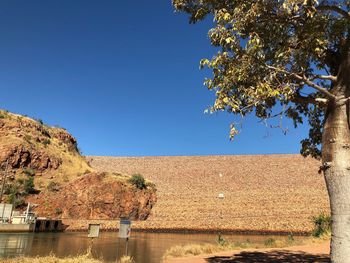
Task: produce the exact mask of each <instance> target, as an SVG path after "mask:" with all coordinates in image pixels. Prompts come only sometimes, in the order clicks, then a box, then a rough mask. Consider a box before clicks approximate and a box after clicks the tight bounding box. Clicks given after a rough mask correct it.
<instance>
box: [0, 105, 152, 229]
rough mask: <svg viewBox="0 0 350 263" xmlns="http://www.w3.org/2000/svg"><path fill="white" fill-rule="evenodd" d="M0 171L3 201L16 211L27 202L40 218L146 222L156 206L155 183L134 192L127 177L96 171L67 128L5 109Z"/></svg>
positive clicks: (1, 119) (1, 124) (0, 132)
mask: <svg viewBox="0 0 350 263" xmlns="http://www.w3.org/2000/svg"><path fill="white" fill-rule="evenodd" d="M0 167H1V170H2V171H1V174H2V175H3V174H4V171H5V170H6V171H7V178H6V183H5V188H4V200H5V201H6V202H8V203H12V204H14V206H15V207H16V208H17V209H24V208H25V206H26V203H28V202H30V203H32V204H34V208H35V211H36V212H37V213H38V215H39V216H49V217H55V218H57V217H58V218H62V217H66V218H70V219H77V218H79V219H94V218H103V219H116V218H119V217H121V216H126V217H129V216H130V217H131V218H133V219H140V220H145V219H146V218H147V217H148V215H149V214H150V212H151V209H152V207H153V205H154V203H155V202H156V194H155V192H156V189H155V185H154V184H153V183H151V182H147V183H146V186H145V189H138V188H137V187H136V186H135V185H133V184H132V183H131V182H130V180H129V179H130V178H131V177H130V176H129V175H126V174H121V173H104V172H103V171H100V172H96V171H94V169H93V168H91V167H90V165H89V164H88V163H87V162H86V160H85V158H84V157H83V156H81V155H80V153H79V149H78V147H77V141H76V139H75V138H74V137H73V136H72V135H70V134H69V133H68V132H67V131H66V130H65V129H63V128H54V127H49V126H47V125H45V124H44V123H43V122H42V121H41V120H34V119H31V118H28V117H25V116H21V115H17V114H13V113H9V112H7V111H3V110H0ZM0 179H1V180H0V183H1V185H2V183H3V180H4V177H3V176H1V177H0ZM85 227H86V226H85Z"/></svg>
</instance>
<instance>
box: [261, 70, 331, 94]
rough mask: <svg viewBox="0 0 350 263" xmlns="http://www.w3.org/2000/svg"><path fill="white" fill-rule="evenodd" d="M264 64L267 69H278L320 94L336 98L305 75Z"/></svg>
mask: <svg viewBox="0 0 350 263" xmlns="http://www.w3.org/2000/svg"><path fill="white" fill-rule="evenodd" d="M265 66H266V67H267V68H269V69H272V70H275V71H279V72H282V73H284V74H287V75H290V76H291V77H293V78H294V79H297V80H299V81H301V82H303V83H305V84H307V85H308V86H310V87H312V88H314V89H315V90H317V91H319V92H321V93H322V94H324V95H326V96H327V97H329V98H331V99H333V100H335V99H336V96H335V95H334V94H332V93H330V92H329V91H328V90H327V89H325V88H323V87H321V86H319V85H317V84H316V83H314V82H312V81H311V80H310V79H308V78H307V77H305V75H304V76H300V75H298V74H296V73H293V72H289V71H286V70H284V69H281V68H276V67H273V66H269V65H266V64H265Z"/></svg>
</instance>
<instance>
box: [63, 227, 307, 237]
mask: <svg viewBox="0 0 350 263" xmlns="http://www.w3.org/2000/svg"><path fill="white" fill-rule="evenodd" d="M86 231H88V228H86V229H84V228H79V229H67V230H65V231H63V232H67V233H74V232H86ZM100 231H101V232H118V231H119V228H109V229H104V228H102V229H101V230H100ZM131 231H132V232H137V233H161V234H226V235H227V234H229V235H247V236H248V235H261V236H264V235H265V236H270V235H275V236H288V235H293V236H310V235H311V232H305V231H271V230H261V231H260V230H237V229H229V230H228V229H207V230H205V229H174V228H159V229H143V228H131Z"/></svg>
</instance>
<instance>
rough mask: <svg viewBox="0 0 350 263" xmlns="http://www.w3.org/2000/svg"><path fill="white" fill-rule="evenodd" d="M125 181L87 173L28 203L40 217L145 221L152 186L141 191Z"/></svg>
mask: <svg viewBox="0 0 350 263" xmlns="http://www.w3.org/2000/svg"><path fill="white" fill-rule="evenodd" d="M128 178H129V177H128V176H122V175H120V174H108V173H90V174H87V175H84V176H82V177H81V178H78V179H76V180H75V181H73V182H71V183H68V184H66V185H65V186H63V187H61V188H60V189H59V190H57V191H51V192H50V191H45V192H43V193H42V194H40V195H38V196H36V197H32V198H31V199H30V201H31V202H33V203H36V204H37V207H36V209H35V211H36V212H37V213H38V214H40V215H41V216H48V217H62V218H69V219H89V220H91V219H117V218H120V217H128V218H130V219H133V220H146V219H147V217H148V216H149V214H150V212H151V209H152V207H153V205H154V204H155V203H156V200H157V198H156V194H155V188H154V185H153V184H148V186H147V189H143V190H140V189H138V188H136V187H135V186H133V185H131V184H130V183H129V182H128V180H127V179H128Z"/></svg>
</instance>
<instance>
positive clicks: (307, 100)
mask: <svg viewBox="0 0 350 263" xmlns="http://www.w3.org/2000/svg"><path fill="white" fill-rule="evenodd" d="M291 101H292V102H294V103H301V104H314V105H318V106H325V105H327V103H328V100H327V99H325V98H314V97H309V96H307V97H305V96H301V95H300V94H296V95H295V96H293V97H292V99H291Z"/></svg>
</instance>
